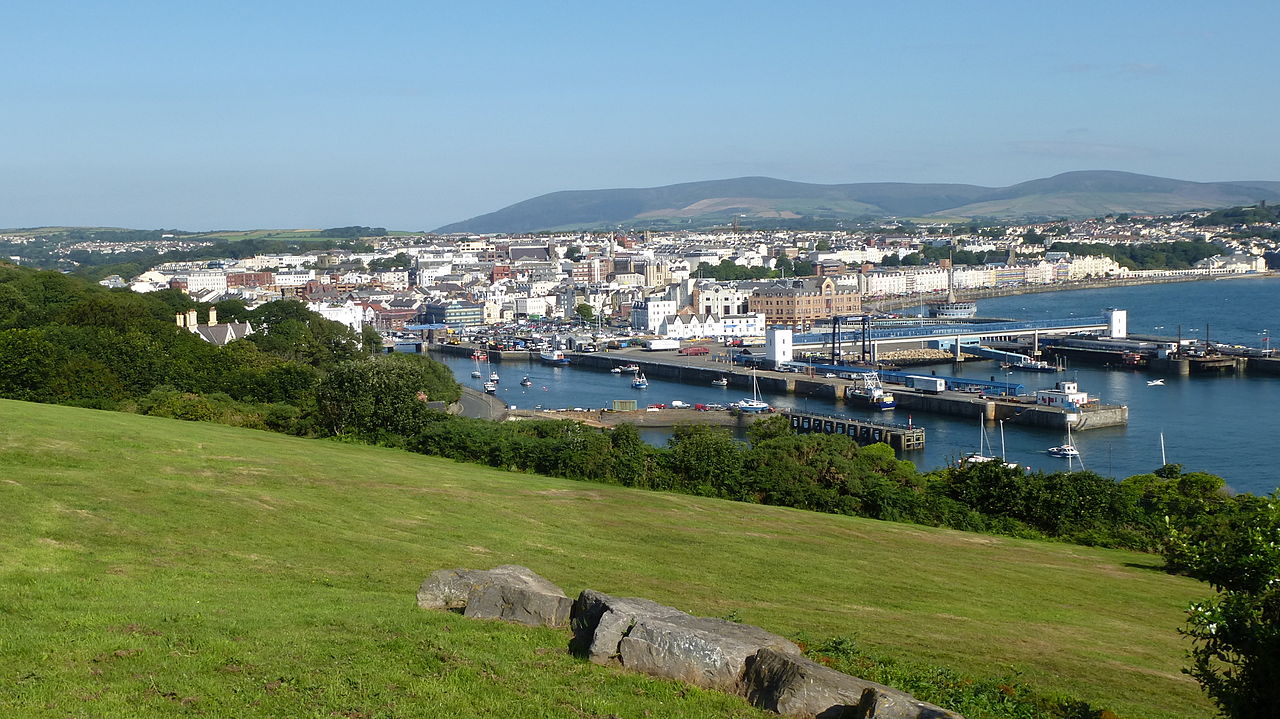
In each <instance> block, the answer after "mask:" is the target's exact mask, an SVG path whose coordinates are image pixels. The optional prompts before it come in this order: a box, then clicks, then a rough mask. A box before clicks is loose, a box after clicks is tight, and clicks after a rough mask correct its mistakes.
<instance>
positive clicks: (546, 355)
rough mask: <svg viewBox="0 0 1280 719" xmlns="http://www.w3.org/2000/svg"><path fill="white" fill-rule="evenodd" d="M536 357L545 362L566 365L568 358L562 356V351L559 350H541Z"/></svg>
mask: <svg viewBox="0 0 1280 719" xmlns="http://www.w3.org/2000/svg"><path fill="white" fill-rule="evenodd" d="M538 359H540V360H542V361H543V362H545V363H547V364H554V365H567V364H569V358H568V357H565V356H564V352H561V351H560V350H542V351H541V352H539V353H538Z"/></svg>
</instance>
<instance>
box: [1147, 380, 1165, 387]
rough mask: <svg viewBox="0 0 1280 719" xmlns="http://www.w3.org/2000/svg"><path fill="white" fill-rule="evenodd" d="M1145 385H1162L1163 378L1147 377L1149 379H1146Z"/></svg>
mask: <svg viewBox="0 0 1280 719" xmlns="http://www.w3.org/2000/svg"><path fill="white" fill-rule="evenodd" d="M1147 386H1148V387H1163V386H1164V379H1163V378H1161V379H1149V380H1147Z"/></svg>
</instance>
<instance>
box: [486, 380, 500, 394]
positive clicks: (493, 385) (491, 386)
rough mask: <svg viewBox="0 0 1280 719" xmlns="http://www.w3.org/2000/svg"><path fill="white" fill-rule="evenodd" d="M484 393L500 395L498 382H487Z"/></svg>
mask: <svg viewBox="0 0 1280 719" xmlns="http://www.w3.org/2000/svg"><path fill="white" fill-rule="evenodd" d="M484 391H485V392H487V393H489V394H497V393H498V383H497V382H485V383H484Z"/></svg>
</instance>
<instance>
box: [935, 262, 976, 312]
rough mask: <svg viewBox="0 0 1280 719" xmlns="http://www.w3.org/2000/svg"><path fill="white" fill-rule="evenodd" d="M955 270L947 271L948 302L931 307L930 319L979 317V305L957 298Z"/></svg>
mask: <svg viewBox="0 0 1280 719" xmlns="http://www.w3.org/2000/svg"><path fill="white" fill-rule="evenodd" d="M955 279H956V276H955V268H949V269H948V270H947V301H946V302H938V303H936V304H931V305H929V316H930V317H941V318H950V319H955V318H965V317H977V316H978V303H977V302H972V301H961V300H959V299H957V298H956V282H955Z"/></svg>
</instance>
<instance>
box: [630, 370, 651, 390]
mask: <svg viewBox="0 0 1280 719" xmlns="http://www.w3.org/2000/svg"><path fill="white" fill-rule="evenodd" d="M631 386H632V387H634V388H636V389H645V388H647V387H648V386H649V380H647V379H645V378H644V372H637V373H636V378H635V379H633V380H631Z"/></svg>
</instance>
